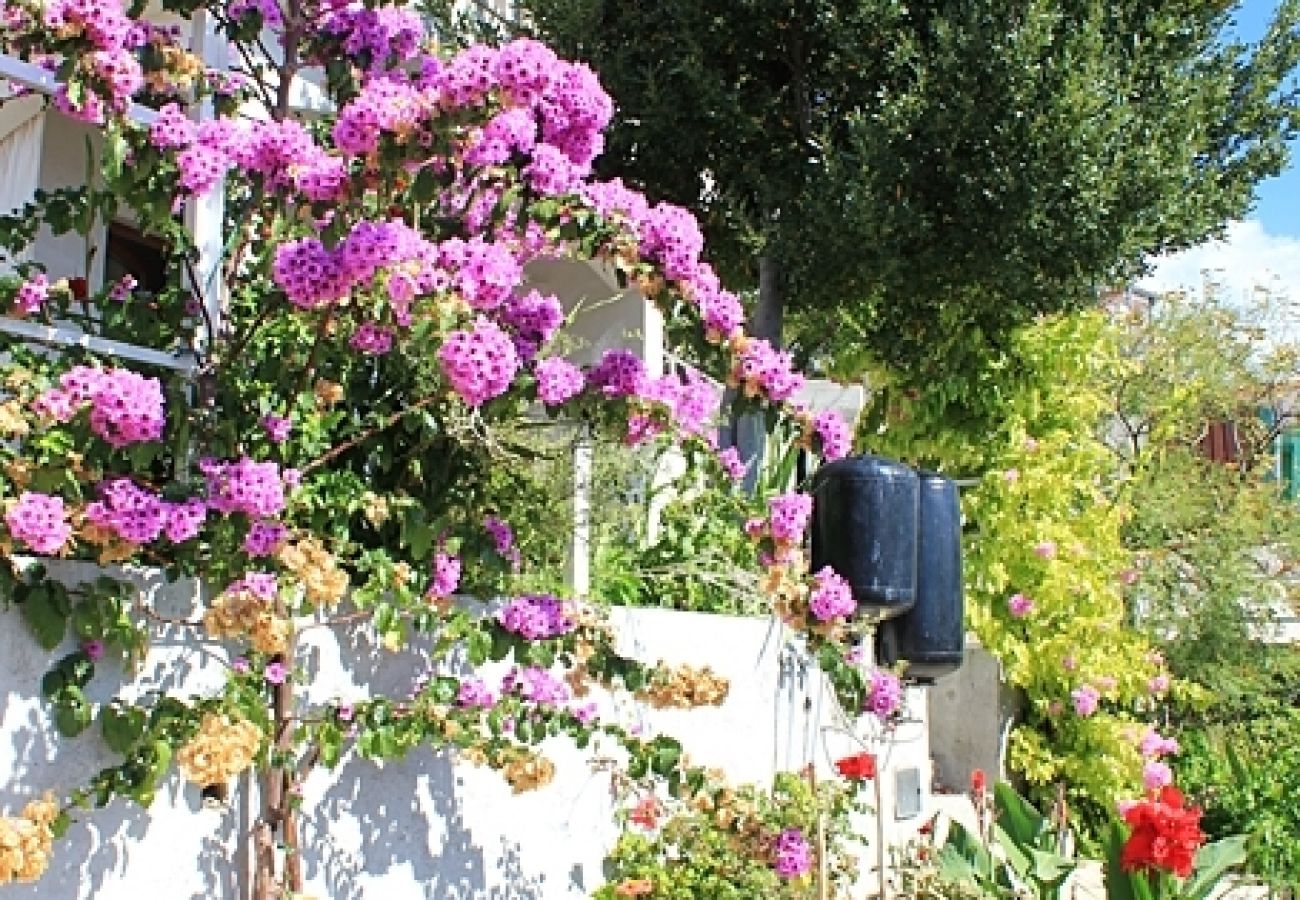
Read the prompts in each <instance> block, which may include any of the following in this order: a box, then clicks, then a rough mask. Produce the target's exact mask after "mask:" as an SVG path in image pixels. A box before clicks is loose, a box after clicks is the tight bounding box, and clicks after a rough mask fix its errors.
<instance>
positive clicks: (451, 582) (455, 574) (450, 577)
mask: <svg viewBox="0 0 1300 900" xmlns="http://www.w3.org/2000/svg"><path fill="white" fill-rule="evenodd" d="M458 587H460V557H459V556H456V555H455V554H451V553H444V552H442V551H441V550H440V551H438V552H437V553H435V554H434V555H433V577H432V578H431V579H430V580H429V589H428V591H427V593H428V595H429V596H430V597H450V596H451V595H452V594H454V593H456V588H458Z"/></svg>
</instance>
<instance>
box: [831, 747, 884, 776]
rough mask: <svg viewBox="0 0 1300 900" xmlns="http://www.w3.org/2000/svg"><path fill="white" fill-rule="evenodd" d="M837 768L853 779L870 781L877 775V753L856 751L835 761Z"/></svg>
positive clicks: (842, 773)
mask: <svg viewBox="0 0 1300 900" xmlns="http://www.w3.org/2000/svg"><path fill="white" fill-rule="evenodd" d="M835 770H836V771H837V772H839V773H840V774H841V775H843V776H844V777H845V778H848V779H849V780H851V781H869V780H871V779H872V778H875V777H876V755H875V754H874V753H855V754H854V755H853V756H846V757H844V758H843V759H841V760H837V761H836V763H835Z"/></svg>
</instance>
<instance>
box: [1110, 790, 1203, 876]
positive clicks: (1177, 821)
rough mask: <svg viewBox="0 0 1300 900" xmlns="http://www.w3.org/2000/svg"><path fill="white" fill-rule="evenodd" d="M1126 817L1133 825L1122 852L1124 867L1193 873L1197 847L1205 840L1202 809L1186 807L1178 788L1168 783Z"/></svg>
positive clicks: (1128, 812)
mask: <svg viewBox="0 0 1300 900" xmlns="http://www.w3.org/2000/svg"><path fill="white" fill-rule="evenodd" d="M1124 821H1125V822H1127V823H1128V825H1129V827H1130V828H1132V829H1133V831H1132V833H1131V834H1130V835H1129V837H1128V840H1127V841H1125V842H1124V849H1123V852H1122V853H1121V855H1120V865H1121V866H1123V868H1124V871H1126V872H1132V871H1135V870H1139V871H1153V870H1156V869H1163V870H1164V871H1166V872H1172V873H1174V874H1175V875H1177V876H1178V877H1180V878H1186V877H1187V876H1188V875H1190V874H1192V863H1193V861H1194V860H1195V859H1196V851H1197V850H1198V849H1200V846H1201V844H1203V843H1205V833H1204V832H1203V831H1201V810H1200V809H1199V808H1198V807H1195V806H1191V807H1184V806H1183V795H1182V793H1181V792H1179V790H1178V789H1177V788H1175V787H1173V786H1166V787H1165V788H1163V789H1161V791H1160V793H1159V795H1158V796H1156V797H1155V798H1154V799H1151V800H1145V801H1143V802H1141V803H1135V804H1133V806H1131V807H1130V808H1129V809H1128V811H1127V812H1125V813H1124Z"/></svg>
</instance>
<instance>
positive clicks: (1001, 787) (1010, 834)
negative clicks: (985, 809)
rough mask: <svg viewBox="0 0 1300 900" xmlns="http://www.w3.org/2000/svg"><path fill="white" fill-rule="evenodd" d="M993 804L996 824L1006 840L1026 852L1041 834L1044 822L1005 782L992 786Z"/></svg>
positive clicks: (1028, 803) (1026, 801) (1036, 811)
mask: <svg viewBox="0 0 1300 900" xmlns="http://www.w3.org/2000/svg"><path fill="white" fill-rule="evenodd" d="M993 802H994V807H995V808H996V809H997V823H998V825H999V826H1000V827H1001V828H1002V830H1003V831H1004V832H1005V833H1006V835H1007V838H1008V839H1010V840H1011V841H1012V842H1013V843H1015V844H1017V845H1018V846H1020V847H1022V848H1024V849H1026V850H1027V849H1028V848H1030V847H1032V846H1034V845H1035V844H1036V842H1037V841H1038V836H1039V835H1040V834H1042V833H1043V824H1044V820H1043V817H1042V816H1041V815H1039V813H1038V810H1036V809H1034V807H1033V806H1032V805H1031V804H1030V802H1029V801H1028V800H1026V799H1025V798H1024V797H1022V796H1020V794H1019V793H1017V792H1016V789H1015V788H1013V787H1012V786H1011V785H1009V784H1007V783H1006V782H1005V781H999V782H997V783H996V784H995V785H993Z"/></svg>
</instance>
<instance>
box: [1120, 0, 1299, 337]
mask: <svg viewBox="0 0 1300 900" xmlns="http://www.w3.org/2000/svg"><path fill="white" fill-rule="evenodd" d="M1277 6H1278V0H1244V2H1242V4H1241V6H1240V8H1239V9H1238V10H1237V12H1236V14H1235V20H1236V21H1235V23H1234V25H1233V27H1232V31H1233V32H1234V33H1235V34H1236V36H1237V37H1239V38H1241V39H1243V40H1246V41H1256V40H1258V39H1259V38H1260V36H1261V35H1262V34H1263V33H1264V29H1265V28H1266V27H1267V24H1268V22H1269V20H1270V19H1271V18H1272V16H1273V13H1274V11H1275V10H1276V9H1277ZM1292 156H1293V159H1292V160H1291V164H1290V166H1289V167H1288V168H1287V170H1286V171H1284V172H1283V173H1282V174H1281V175H1279V176H1277V177H1276V178H1269V179H1267V180H1265V181H1264V182H1261V183H1260V185H1259V187H1258V190H1257V195H1258V196H1257V200H1256V203H1255V207H1254V209H1253V210H1252V211H1251V212H1250V213H1249V214H1248V215H1247V216H1246V218H1245V220H1243V221H1240V222H1233V223H1230V224H1229V226H1228V231H1227V235H1226V237H1225V239H1224V240H1221V241H1211V242H1209V243H1206V244H1202V245H1201V246H1199V247H1194V248H1192V249H1190V250H1185V251H1183V252H1182V253H1176V254H1173V255H1171V256H1168V257H1164V258H1160V259H1157V260H1154V261H1153V262H1154V263H1155V270H1154V272H1153V273H1152V274H1151V276H1150V277H1148V278H1145V279H1143V280H1142V282H1140V283H1141V284H1142V286H1144V287H1149V288H1152V289H1154V290H1159V291H1174V290H1187V291H1192V292H1199V291H1200V289H1201V287H1202V286H1203V285H1204V283H1205V280H1206V276H1207V274H1208V277H1209V278H1210V279H1211V280H1213V281H1215V282H1218V283H1219V284H1221V285H1222V286H1223V289H1224V290H1225V291H1226V292H1227V294H1228V296H1229V297H1233V298H1235V299H1238V300H1241V301H1248V300H1250V299H1251V298H1252V297H1253V296H1255V295H1256V292H1257V291H1258V290H1259V289H1260V288H1261V287H1262V288H1266V289H1267V290H1268V291H1269V292H1270V293H1271V294H1273V295H1274V296H1275V297H1279V298H1285V299H1286V300H1287V301H1289V303H1283V304H1280V305H1278V309H1279V313H1278V314H1279V315H1280V316H1282V317H1283V318H1284V319H1285V321H1282V320H1279V321H1278V322H1277V323H1276V324H1277V325H1279V326H1281V327H1282V329H1283V330H1284V331H1286V332H1287V333H1294V334H1296V336H1297V337H1300V159H1297V158H1300V141H1296V142H1293V144H1292Z"/></svg>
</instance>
